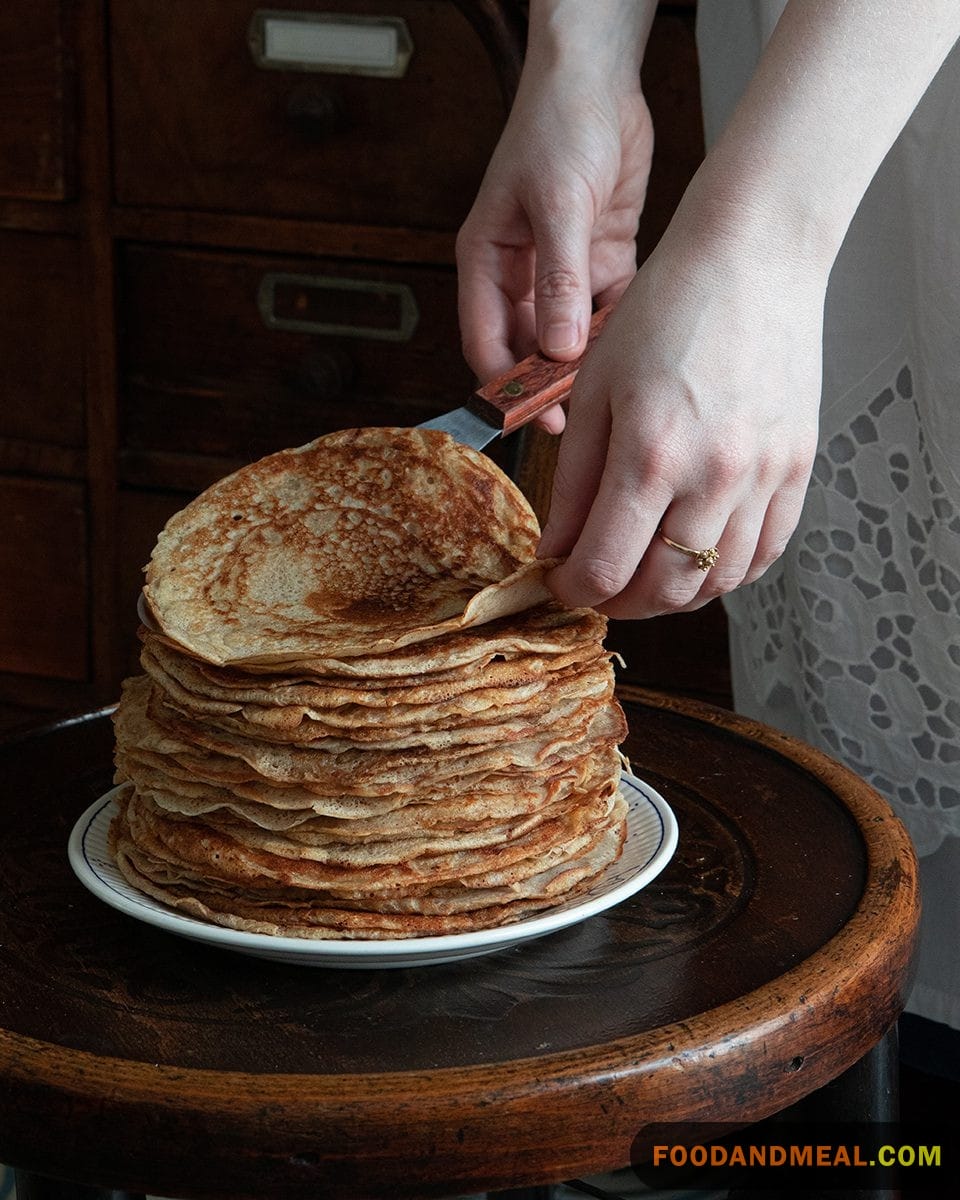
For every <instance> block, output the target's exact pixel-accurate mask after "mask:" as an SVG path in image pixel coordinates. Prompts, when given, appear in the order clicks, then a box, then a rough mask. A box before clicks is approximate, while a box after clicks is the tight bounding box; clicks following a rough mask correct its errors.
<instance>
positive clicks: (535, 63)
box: [526, 0, 657, 88]
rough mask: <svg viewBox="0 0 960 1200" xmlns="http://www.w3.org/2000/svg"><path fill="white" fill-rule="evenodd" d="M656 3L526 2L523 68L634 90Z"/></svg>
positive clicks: (602, 0) (623, 0)
mask: <svg viewBox="0 0 960 1200" xmlns="http://www.w3.org/2000/svg"><path fill="white" fill-rule="evenodd" d="M656 8H657V0H595V2H594V3H590V4H584V3H583V0H530V19H529V26H528V35H527V53H526V67H527V68H529V69H530V70H533V71H537V72H545V73H560V74H562V75H563V76H564V77H565V78H568V79H569V78H578V77H583V76H585V75H586V76H589V77H592V78H596V79H601V80H603V81H605V82H606V83H608V84H610V85H612V86H614V87H617V86H619V85H621V84H623V85H626V86H630V87H633V88H636V87H637V85H638V79H639V74H640V66H641V64H642V62H643V55H644V51H645V49H646V45H647V38H648V37H649V34H650V26H651V24H652V23H653V17H654V14H655V12H656Z"/></svg>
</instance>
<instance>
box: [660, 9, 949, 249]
mask: <svg viewBox="0 0 960 1200" xmlns="http://www.w3.org/2000/svg"><path fill="white" fill-rule="evenodd" d="M958 37H960V3H958V2H957V0H898V3H896V4H892V3H890V2H889V0H791V2H790V3H789V4H788V5H787V8H786V10H785V12H784V14H783V17H782V18H781V20H780V22H779V24H778V25H777V28H776V29H775V31H774V33H773V36H772V37H771V39H770V42H769V44H768V46H767V48H766V50H765V51H764V54H763V56H762V57H761V60H760V63H759V65H758V67H757V70H756V72H755V73H754V76H753V78H752V79H751V82H750V84H749V85H748V87H747V90H746V92H745V93H744V95H743V97H742V99H741V101H740V103H739V105H738V106H737V108H736V110H735V111H734V113H733V116H732V117H731V120H730V122H729V123H728V125H727V128H726V129H725V130H724V132H723V134H722V135H721V137H720V138H719V139H718V141H717V143H716V145H715V146H714V148H713V149H712V150H711V152H710V153H709V154H708V156H707V158H706V160H705V162H704V163H703V165H702V167H701V169H700V171H699V172H698V175H697V177H696V178H695V179H694V181H693V183H692V185H691V187H690V189H689V191H688V196H687V199H686V201H685V207H686V210H687V211H688V212H689V210H690V209H691V208H692V210H693V212H694V214H695V219H696V220H697V221H699V222H704V221H706V222H707V223H708V224H709V223H715V225H716V228H717V229H718V230H719V231H720V232H721V234H722V233H723V232H725V231H729V230H737V231H738V233H739V234H741V235H743V234H746V236H748V237H749V236H750V234H751V232H752V231H754V230H756V232H757V233H758V235H759V236H760V237H761V238H762V239H767V238H768V237H769V236H774V235H775V236H776V237H777V238H778V240H779V241H780V242H781V243H782V244H784V245H786V246H792V247H794V248H795V249H796V250H798V251H799V252H800V253H801V254H803V255H805V256H807V257H808V258H811V257H812V258H813V259H814V260H816V261H817V262H819V263H820V264H822V266H823V267H824V269H825V270H826V271H829V268H830V265H831V264H832V262H833V259H834V257H835V256H836V253H837V251H838V250H839V247H840V243H841V242H842V240H843V237H844V234H845V233H846V230H847V227H848V225H849V223H850V220H851V219H852V217H853V215H854V213H855V211H856V209H857V206H858V205H859V203H860V200H861V198H862V196H863V193H864V192H865V191H866V189H867V186H868V185H869V183H870V180H871V179H872V178H873V176H874V174H875V172H876V170H877V168H878V167H879V166H880V163H881V162H882V161H883V158H884V156H885V155H886V153H887V151H888V150H889V149H890V147H891V145H892V144H893V142H894V141H895V139H896V137H897V135H898V134H899V133H900V130H901V129H902V128H903V126H904V124H905V123H906V121H907V119H908V118H909V116H910V114H911V112H912V111H913V109H914V107H915V106H916V104H917V102H918V101H919V100H920V98H921V96H922V95H923V93H924V91H925V90H926V87H927V85H928V84H929V83H930V81H931V80H932V78H933V76H934V75H935V74H936V72H937V70H938V68H939V67H940V65H941V64H942V62H943V60H944V58H945V57H946V55H947V53H948V52H949V50H950V48H951V46H952V45H953V44H954V42H955V41H956V40H957V38H958ZM683 208H684V206H681V211H683Z"/></svg>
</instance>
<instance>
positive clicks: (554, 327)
mask: <svg viewBox="0 0 960 1200" xmlns="http://www.w3.org/2000/svg"><path fill="white" fill-rule="evenodd" d="M579 341H580V331H579V329H577V327H576V325H574V324H573V323H572V322H570V321H554V322H553V323H552V324H551V325H548V326H547V327H546V329H544V331H543V348H544V350H546V351H547V353H548V354H562V353H564V352H565V351H567V350H575V349H576V348H577V345H578V343H579Z"/></svg>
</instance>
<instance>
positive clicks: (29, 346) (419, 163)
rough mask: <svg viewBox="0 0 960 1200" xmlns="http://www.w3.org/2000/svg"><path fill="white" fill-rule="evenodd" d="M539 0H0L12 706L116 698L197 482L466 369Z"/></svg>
mask: <svg viewBox="0 0 960 1200" xmlns="http://www.w3.org/2000/svg"><path fill="white" fill-rule="evenodd" d="M524 10H525V5H524V4H523V3H522V0H329V3H326V2H325V3H320V2H319V0H287V2H286V3H285V4H284V5H283V6H276V7H275V6H273V5H270V6H266V5H264V6H261V5H258V4H257V3H256V2H255V0H6V2H5V3H4V4H2V5H0V264H2V271H0V353H2V355H3V364H4V369H3V371H2V372H0V514H2V517H3V521H2V524H0V580H2V586H0V725H3V724H4V723H6V724H9V723H10V722H11V720H13V719H15V717H16V714H18V713H21V712H23V711H30V712H32V713H34V714H36V713H38V712H62V711H70V710H77V709H79V708H83V707H89V706H91V705H94V704H98V703H108V702H110V701H112V700H113V699H114V698H115V696H116V693H117V688H118V684H119V680H120V678H121V677H122V676H123V675H124V674H126V673H128V672H129V671H131V670H132V669H134V667H135V663H136V652H137V642H136V637H135V631H136V624H137V621H136V614H135V602H136V594H137V590H138V588H139V585H140V580H141V569H142V567H143V564H144V562H145V561H146V559H147V558H148V556H149V553H150V550H151V548H152V546H153V542H154V540H155V538H156V535H157V532H158V531H159V529H160V528H161V526H162V525H163V523H164V521H165V520H166V519H167V517H168V516H170V515H171V514H172V513H173V512H175V511H176V510H177V509H178V508H180V507H181V506H182V505H183V504H184V503H185V502H186V501H187V500H188V499H189V498H190V497H191V496H192V495H194V494H196V492H197V491H199V490H200V489H202V488H203V487H205V486H206V485H207V484H209V483H211V482H212V481H213V480H215V479H216V478H218V477H219V476H221V475H222V474H224V473H225V472H226V471H229V470H231V469H233V468H235V467H236V466H239V465H240V464H242V463H243V462H246V461H249V460H250V459H252V458H255V457H258V456H259V455H261V454H264V453H267V452H269V451H272V450H275V449H278V448H280V447H282V446H289V445H295V444H299V443H301V442H304V441H307V440H309V439H310V438H313V437H316V436H318V435H319V434H322V433H324V432H327V431H329V430H332V429H336V428H343V427H346V426H350V425H357V424H412V423H416V422H418V421H421V420H424V419H425V418H427V417H429V416H432V415H434V414H436V413H439V412H442V411H445V410H446V409H448V408H449V407H451V406H453V405H454V404H456V403H458V402H459V401H460V400H461V398H462V397H464V396H465V395H466V394H467V392H468V391H469V389H470V387H471V385H472V380H471V378H470V373H469V371H468V370H467V368H466V366H465V364H464V362H463V360H462V358H461V355H460V349H459V334H458V327H457V316H456V277H455V266H454V237H455V234H456V230H457V228H458V227H459V225H460V223H461V221H462V220H463V218H464V216H465V215H466V212H467V210H468V208H469V205H470V203H471V202H472V199H473V197H474V195H475V193H476V190H477V187H478V185H479V183H480V180H481V177H482V174H483V171H484V169H485V166H486V163H487V161H488V158H489V155H490V152H491V151H492V149H493V147H494V145H495V143H496V140H497V137H498V135H499V131H500V129H501V128H502V125H503V122H504V120H505V118H506V114H507V111H508V104H509V97H510V96H511V95H512V93H513V89H514V88H515V85H516V81H517V78H518V74H519V68H520V63H521V59H522V45H523V37H524ZM691 20H692V13H691V9H690V7H689V6H688V5H672V6H665V8H664V9H663V12H662V14H661V16H659V17H658V19H657V22H656V26H655V32H654V42H653V44H652V51H651V66H650V68H649V69H650V70H652V71H654V72H659V73H660V74H659V77H658V79H659V83H658V87H659V86H660V83H663V82H664V81H667V83H668V84H669V86H666V85H664V86H663V87H662V88H661V91H662V93H663V101H662V104H663V105H664V107H662V109H661V112H660V113H659V115H658V120H661V121H663V122H666V123H667V125H668V127H669V126H670V124H671V123H672V126H675V127H676V128H679V129H681V131H682V130H683V129H684V126H685V124H686V125H688V126H690V130H689V131H688V132H687V133H685V134H684V133H682V134H681V142H680V144H683V145H685V149H684V150H683V152H682V153H680V154H679V156H678V151H677V144H674V146H673V147H672V148H671V150H670V152H669V155H668V156H667V157H666V158H664V157H663V156H661V158H660V160H658V166H657V168H656V170H655V173H654V177H653V179H652V181H651V191H650V203H649V207H648V214H647V215H646V216H645V217H644V223H643V225H642V226H641V248H642V249H643V250H646V249H649V246H650V245H652V244H653V242H654V241H655V240H656V238H657V237H658V236H659V232H660V230H661V229H662V227H663V225H664V224H665V223H666V220H667V219H668V217H669V212H670V211H671V210H672V205H673V204H674V203H675V202H676V199H677V197H678V195H679V189H681V188H682V184H683V183H684V182H685V180H686V178H687V177H689V174H690V173H692V170H693V169H694V168H695V166H696V162H697V161H698V159H699V153H700V149H699V141H698V136H699V135H698V126H697V123H696V121H697V119H696V72H695V62H694V59H693V47H692V26H691ZM684 137H685V138H686V142H685V143H684V142H683V138H684ZM517 443H518V439H513V444H511V443H510V442H507V443H504V444H503V445H501V446H500V447H498V449H497V450H496V451H495V454H496V455H497V456H498V460H499V461H500V462H501V464H502V465H504V466H505V467H507V468H510V467H511V466H512V459H513V456H514V455H515V453H516V450H517ZM636 632H637V631H636V630H633V631H631V636H633V635H635V634H636ZM644 636H649V634H646V633H645V634H644ZM628 657H632V658H633V659H634V661H651V660H652V657H653V656H652V655H651V654H650V653H649V652H647V651H642V652H641V653H640V654H638V655H628ZM633 677H635V678H641V680H642V681H645V682H646V681H647V680H646V679H644V678H643V675H642V672H641V673H640V674H639V675H636V674H635V675H634V676H633ZM654 682H655V681H654Z"/></svg>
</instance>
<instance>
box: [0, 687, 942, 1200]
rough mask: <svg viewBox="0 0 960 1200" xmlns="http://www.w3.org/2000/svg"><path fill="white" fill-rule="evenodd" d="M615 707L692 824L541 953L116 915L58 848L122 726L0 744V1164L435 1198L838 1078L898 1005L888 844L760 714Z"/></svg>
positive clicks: (623, 1159)
mask: <svg viewBox="0 0 960 1200" xmlns="http://www.w3.org/2000/svg"><path fill="white" fill-rule="evenodd" d="M622 699H623V702H624V708H625V711H626V712H627V716H628V720H629V723H630V731H631V732H630V736H629V739H628V742H627V744H626V746H625V750H626V752H627V753H628V755H629V757H630V759H631V762H632V769H633V771H634V773H635V774H636V775H638V776H639V777H640V778H641V779H643V780H644V781H645V782H647V783H649V784H650V785H652V787H654V788H655V789H656V790H657V791H659V792H660V793H661V794H662V795H663V797H664V798H665V799H666V801H667V803H668V804H669V805H670V806H671V808H672V809H673V811H674V813H675V814H676V817H677V821H678V824H679V829H680V836H679V845H678V848H677V852H676V854H675V855H674V857H673V859H672V861H671V862H670V863H669V864H668V866H667V867H666V869H665V870H664V871H663V873H662V874H661V875H660V876H658V877H657V879H656V880H655V881H654V882H653V883H651V884H650V885H648V886H647V887H646V888H645V889H644V890H643V891H641V892H639V893H638V894H637V895H636V896H634V897H632V898H631V899H629V900H628V901H625V902H623V903H621V904H620V905H618V906H617V907H616V908H613V909H611V910H609V911H607V912H605V913H603V914H601V915H598V916H594V917H591V918H590V919H588V920H586V921H584V922H582V923H580V924H578V925H575V926H573V927H571V928H568V929H565V930H562V931H559V932H556V933H553V934H550V935H548V936H546V937H543V938H540V939H538V940H535V941H530V942H525V943H522V944H520V945H516V946H513V947H511V948H509V949H505V950H500V951H497V952H495V953H491V954H489V955H486V956H483V957H480V958H473V959H469V960H466V961H462V962H456V963H445V964H435V965H428V966H418V967H405V968H399V969H391V970H374V969H369V970H368V969H361V970H349V971H344V970H335V969H329V968H321V967H306V966H299V965H292V964H287V963H282V962H270V961H264V960H260V959H255V958H250V957H247V956H245V955H241V954H237V953H233V952H231V951H230V950H226V949H218V948H214V947H210V946H208V945H202V944H198V943H195V942H192V941H189V940H187V939H184V938H180V937H177V936H175V935H173V934H171V933H168V932H165V931H163V930H159V929H156V928H154V927H152V926H149V925H146V924H144V923H141V922H139V921H137V920H135V919H134V918H132V917H130V916H126V915H123V914H121V913H118V912H116V911H114V910H113V909H112V908H109V907H107V906H106V905H104V904H103V903H101V902H100V901H99V900H97V899H96V898H95V897H94V896H92V895H91V894H90V893H89V892H87V891H86V890H85V888H83V887H82V886H81V884H80V883H79V882H78V881H77V879H76V878H75V877H74V875H73V873H72V871H71V868H70V866H69V864H68V861H67V853H66V847H67V840H68V837H69V834H70V830H71V828H72V826H73V825H74V823H75V822H76V821H77V819H78V818H79V816H80V815H81V813H83V811H84V810H85V809H86V808H87V807H88V806H89V805H90V803H91V802H92V801H94V800H95V799H96V798H97V797H98V796H99V795H101V794H102V793H104V792H106V791H107V790H108V789H109V787H110V786H111V768H110V759H111V750H112V728H111V723H110V719H109V712H108V711H107V710H104V711H102V712H98V713H92V714H89V715H87V716H84V717H81V718H78V719H76V720H72V721H66V722H62V723H60V724H57V725H55V726H51V727H48V728H46V729H43V730H39V731H36V732H34V733H31V734H28V735H25V736H21V737H19V738H15V739H13V740H10V741H8V742H6V743H4V744H3V745H2V746H0V781H2V791H0V879H2V887H0V1161H6V1162H9V1163H11V1164H13V1165H15V1166H17V1167H20V1168H23V1169H26V1170H31V1171H36V1172H39V1173H42V1174H47V1175H51V1176H62V1177H64V1178H68V1179H71V1180H74V1181H76V1182H79V1183H92V1184H98V1185H102V1186H109V1187H114V1188H122V1189H125V1190H132V1191H141V1190H142V1191H150V1192H154V1193H157V1192H161V1193H164V1194H168V1195H180V1196H189V1195H193V1194H197V1195H205V1196H218V1195H219V1196H224V1197H227V1196H230V1197H240V1196H251V1197H266V1196H270V1195H283V1196H284V1197H288V1198H296V1197H301V1196H302V1197H310V1198H311V1200H317V1198H319V1197H326V1196H330V1197H337V1198H338V1200H342V1198H345V1197H349V1196H374V1197H375V1196H381V1195H382V1196H391V1197H395V1196H442V1195H450V1194H454V1193H457V1192H469V1191H480V1190H496V1189H500V1188H510V1187H519V1186H522V1185H527V1184H533V1183H540V1182H547V1181H554V1180H560V1179H564V1178H571V1177H574V1176H577V1175H581V1174H584V1173H589V1172H592V1171H598V1170H604V1169H608V1168H611V1167H615V1166H621V1165H625V1164H626V1163H627V1162H628V1161H629V1157H630V1153H631V1145H632V1144H633V1143H635V1142H636V1143H637V1144H638V1145H642V1140H643V1139H642V1130H643V1128H644V1126H646V1125H648V1124H651V1123H654V1122H665V1121H684V1120H688V1121H693V1120H703V1121H731V1122H732V1121H736V1122H740V1123H746V1122H751V1121H755V1120H759V1119H762V1118H763V1117H765V1116H767V1115H769V1114H770V1113H772V1112H776V1111H779V1110H780V1109H782V1108H784V1107H786V1106H787V1105H789V1104H791V1103H793V1102H794V1101H796V1100H798V1099H800V1098H801V1097H803V1096H805V1095H807V1094H808V1093H810V1092H811V1091H813V1090H814V1089H815V1088H817V1087H819V1086H820V1085H822V1084H824V1083H826V1082H828V1081H829V1080H831V1079H833V1078H835V1077H836V1076H837V1075H839V1074H840V1073H841V1072H842V1071H844V1070H845V1069H846V1068H847V1067H849V1066H850V1065H851V1064H853V1063H854V1062H856V1061H857V1060H858V1059H859V1058H860V1057H861V1056H862V1055H863V1054H864V1053H866V1052H867V1051H868V1050H869V1049H870V1048H871V1047H872V1046H873V1045H874V1044H875V1043H876V1042H877V1041H878V1040H879V1039H880V1038H881V1036H882V1035H883V1034H884V1033H885V1032H886V1030H887V1029H888V1028H889V1027H890V1025H891V1024H892V1023H893V1022H894V1021H895V1019H896V1017H897V1016H898V1014H899V1012H900V1010H901V1008H902V1003H903V993H904V989H905V987H906V985H907V982H908V976H909V961H910V956H911V952H912V948H913V942H914V938H915V932H916V925H917V920H918V908H919V905H918V887H917V876H916V863H915V859H914V856H913V852H912V849H911V846H910V842H909V839H908V837H907V834H906V832H905V830H904V829H903V827H902V826H901V825H900V823H899V822H898V821H897V820H896V818H895V817H894V816H893V814H892V813H891V811H890V809H889V808H888V807H887V806H886V804H885V803H884V802H883V801H882V800H881V799H880V798H879V797H878V796H877V795H876V793H875V792H873V791H872V789H870V788H869V787H867V786H866V785H865V784H864V783H863V782H862V781H860V780H859V779H858V778H856V777H855V776H854V775H852V774H851V773H850V772H849V771H847V770H846V769H845V768H843V767H841V766H839V765H838V764H837V763H834V762H832V761H831V760H829V759H827V758H825V757H824V756H823V755H821V754H819V753H818V752H816V751H814V750H812V749H811V748H809V747H807V746H805V745H803V744H801V743H799V742H796V741H794V740H792V739H790V738H787V737H785V736H783V735H780V734H778V733H776V732H774V731H773V730H771V729H769V728H767V727H765V726H762V725H759V724H756V723H753V722H750V721H747V720H745V719H742V718H739V717H736V716H734V715H733V714H731V713H728V712H725V711H722V710H719V709H713V708H708V707H705V706H702V705H698V704H695V703H693V702H689V701H682V700H677V699H671V698H667V697H661V696H654V695H650V694H646V693H640V692H630V691H628V692H626V693H625V694H624V695H623V697H622ZM638 1135H639V1137H638Z"/></svg>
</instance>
